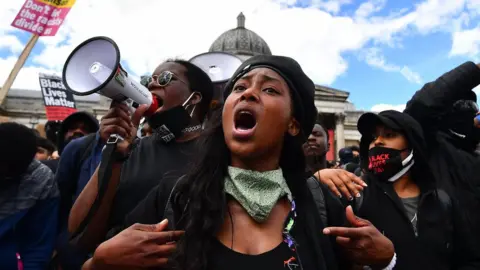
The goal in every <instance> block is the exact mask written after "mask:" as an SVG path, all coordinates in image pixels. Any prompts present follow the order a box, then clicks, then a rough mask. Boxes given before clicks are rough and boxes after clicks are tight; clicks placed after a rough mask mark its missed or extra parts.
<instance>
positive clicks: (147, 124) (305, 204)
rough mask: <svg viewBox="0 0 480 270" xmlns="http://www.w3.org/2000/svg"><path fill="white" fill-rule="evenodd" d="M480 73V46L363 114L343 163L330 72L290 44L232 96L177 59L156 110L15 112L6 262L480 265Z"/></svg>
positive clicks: (3, 199) (189, 269)
mask: <svg viewBox="0 0 480 270" xmlns="http://www.w3.org/2000/svg"><path fill="white" fill-rule="evenodd" d="M479 84H480V67H479V66H478V65H476V64H474V63H472V62H467V63H464V64H463V65H461V66H458V67H456V68H454V69H453V70H451V71H449V72H447V73H445V74H444V75H442V76H441V77H439V78H438V79H436V80H435V81H433V82H430V83H427V84H425V85H424V86H423V88H422V89H420V90H419V91H417V92H416V93H415V94H414V96H413V97H412V99H411V100H410V101H409V102H408V103H407V107H406V109H405V111H404V112H398V111H390V110H389V111H383V112H380V113H378V114H377V113H365V114H363V115H362V116H361V117H360V119H359V120H358V131H359V132H360V134H361V140H360V142H359V145H358V146H351V147H346V148H344V149H337V150H338V157H339V159H338V160H337V161H334V162H332V161H329V160H327V153H328V152H329V150H330V146H329V143H328V142H329V138H328V136H329V135H328V132H326V130H325V128H324V127H323V126H322V124H323V123H321V122H319V121H317V115H318V111H317V108H316V107H315V104H314V96H315V85H314V83H313V82H312V80H311V79H310V78H309V77H308V76H307V75H306V74H305V73H304V71H303V70H302V68H301V67H300V65H299V64H298V63H297V62H296V61H295V60H294V59H291V58H288V57H283V56H254V57H251V58H250V59H248V60H246V61H245V62H244V63H243V64H242V65H241V66H240V67H239V68H238V69H237V70H236V72H235V73H234V74H233V75H232V77H231V79H230V80H229V81H228V83H226V85H225V86H224V88H223V89H224V90H223V103H222V104H221V106H214V107H213V106H211V104H212V99H213V96H215V94H214V91H216V90H215V89H218V86H215V85H214V83H212V81H211V79H210V78H209V76H208V75H207V74H206V73H205V72H204V71H203V70H202V69H200V68H199V67H197V66H195V65H194V64H192V63H190V62H188V61H183V60H168V61H166V62H164V63H161V64H160V65H159V66H158V67H157V68H156V69H155V70H154V71H153V73H152V76H151V77H148V78H147V79H146V80H145V86H146V87H148V89H149V90H150V91H151V93H152V95H153V96H154V98H156V99H158V100H160V101H161V102H160V104H162V106H161V107H160V108H159V109H158V110H157V111H156V112H155V114H153V115H152V116H150V117H144V115H143V114H144V112H145V111H146V110H147V109H148V108H147V107H146V106H145V105H141V106H139V107H138V108H137V109H136V110H135V112H133V113H131V111H130V110H129V108H128V107H127V106H126V105H125V104H121V103H116V102H112V104H111V109H110V110H109V112H108V113H107V114H106V115H105V116H104V117H103V118H102V120H101V121H100V123H99V122H98V121H97V119H96V118H95V117H93V116H92V115H91V114H89V113H87V112H77V113H74V114H72V115H70V116H69V117H67V118H66V119H65V120H64V121H62V122H61V123H57V122H52V123H49V124H47V126H46V130H45V131H46V134H47V138H41V137H40V136H39V135H38V134H36V133H35V132H33V131H32V130H31V129H29V128H28V127H25V126H23V125H20V124H16V123H2V124H0V138H1V139H0V147H2V149H6V153H7V154H6V155H2V157H0V268H1V269H7V270H10V269H12V270H13V269H15V270H17V269H21V270H23V269H25V270H27V269H28V270H30V269H31V270H43V269H63V270H70V269H72V270H80V269H83V270H102V269H181V270H203V269H212V270H217V269H233V270H236V269H239V270H240V269H242V270H244V269H252V270H254V269H290V270H293V269H296V270H300V269H317V270H323V269H325V270H327V269H328V270H330V269H333V270H334V269H388V270H391V269H399V270H403V269H405V270H407V269H408V270H411V269H422V270H423V269H435V270H442V269H445V270H447V269H458V270H460V269H461V270H469V269H472V270H473V269H480V232H479V230H478V229H479V228H480V215H479V214H478V213H477V211H478V209H480V172H479V171H478V170H479V168H480V166H479V165H480V156H479V155H478V154H477V152H476V148H477V146H478V144H479V143H480V121H479V120H478V119H476V117H477V115H479V114H480V112H479V111H480V110H479V108H478V106H477V103H476V101H477V98H476V95H475V93H474V92H473V91H472V89H473V88H475V87H476V86H478V85H479ZM112 134H118V135H120V136H121V137H122V138H123V140H120V141H112V140H109V138H110V137H111V135H112Z"/></svg>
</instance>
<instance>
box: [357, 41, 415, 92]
mask: <svg viewBox="0 0 480 270" xmlns="http://www.w3.org/2000/svg"><path fill="white" fill-rule="evenodd" d="M360 58H361V59H363V60H364V61H365V62H366V63H367V64H368V65H370V66H372V67H375V68H379V69H381V70H384V71H386V72H398V73H400V74H401V75H402V76H403V77H405V79H407V80H408V81H409V82H411V83H416V84H422V78H421V77H420V74H418V73H416V72H414V71H412V70H411V69H410V68H409V67H407V66H403V67H400V66H397V65H393V64H390V63H387V60H386V59H385V56H384V55H383V54H382V52H381V50H380V49H379V48H369V49H365V50H363V52H362V53H361V54H360Z"/></svg>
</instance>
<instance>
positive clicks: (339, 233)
mask: <svg viewBox="0 0 480 270" xmlns="http://www.w3.org/2000/svg"><path fill="white" fill-rule="evenodd" d="M346 215H347V220H348V222H350V224H351V225H352V228H346V227H329V228H325V229H324V230H323V233H324V234H326V235H333V236H336V237H337V238H336V241H337V243H338V245H340V246H341V247H342V248H343V250H344V251H345V252H346V254H347V256H348V257H350V258H351V259H352V261H353V262H354V263H356V264H360V265H369V266H371V267H375V268H377V267H378V268H385V267H386V266H388V264H389V263H390V261H391V260H392V258H393V255H394V253H395V250H394V246H393V243H392V241H390V239H388V238H387V237H385V235H383V234H382V233H380V232H379V231H378V230H377V228H375V226H373V224H372V223H371V222H370V221H368V220H365V219H361V218H359V217H357V216H355V214H354V213H353V210H352V207H351V206H348V207H347V210H346Z"/></svg>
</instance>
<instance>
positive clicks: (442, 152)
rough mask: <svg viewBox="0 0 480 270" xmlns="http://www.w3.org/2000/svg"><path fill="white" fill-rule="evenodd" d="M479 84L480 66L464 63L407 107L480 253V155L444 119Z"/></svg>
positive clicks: (432, 161)
mask: <svg viewBox="0 0 480 270" xmlns="http://www.w3.org/2000/svg"><path fill="white" fill-rule="evenodd" d="M479 84H480V69H479V68H478V67H477V66H476V65H475V64H474V63H472V62H467V63H464V64H463V65H461V66H459V67H457V68H455V69H453V70H451V71H449V72H447V73H445V74H444V75H442V76H441V77H439V78H438V79H437V80H435V81H433V82H430V83H427V84H425V86H423V88H422V89H421V90H419V91H417V93H415V95H414V96H413V98H412V99H411V100H410V101H409V102H408V103H407V107H406V109H405V113H407V114H409V115H411V116H412V117H413V118H415V119H416V120H417V121H418V122H419V123H420V125H421V126H422V128H423V131H424V132H425V136H426V138H427V143H428V144H427V147H428V153H427V154H428V158H429V163H430V166H431V168H432V169H433V172H434V173H435V177H436V179H437V180H438V181H439V184H440V185H441V186H442V187H443V188H444V189H445V190H447V191H449V193H450V194H452V195H453V198H454V200H455V202H456V203H458V205H459V206H460V209H461V213H462V214H463V216H464V218H465V219H466V221H467V223H466V226H465V227H464V228H463V230H464V231H465V234H466V235H467V236H468V237H469V238H471V239H472V241H473V243H475V250H476V251H477V253H480V229H479V228H480V214H479V213H478V211H479V209H480V157H479V156H478V154H477V153H475V149H474V148H473V147H472V146H469V145H465V143H464V142H462V140H461V139H459V138H458V137H456V136H454V135H453V134H452V133H451V132H449V131H448V128H449V127H448V126H446V121H445V119H446V118H447V117H448V115H447V114H448V112H449V110H450V108H451V107H452V105H453V103H455V102H456V101H457V100H461V99H472V98H471V97H472V96H474V95H473V92H472V89H473V88H474V87H476V86H477V85H479ZM472 121H473V120H472ZM477 269H480V266H479V267H478V268H477Z"/></svg>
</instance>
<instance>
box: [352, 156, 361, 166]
mask: <svg viewBox="0 0 480 270" xmlns="http://www.w3.org/2000/svg"><path fill="white" fill-rule="evenodd" d="M352 162H353V163H355V164H360V156H354V157H353V159H352Z"/></svg>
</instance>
